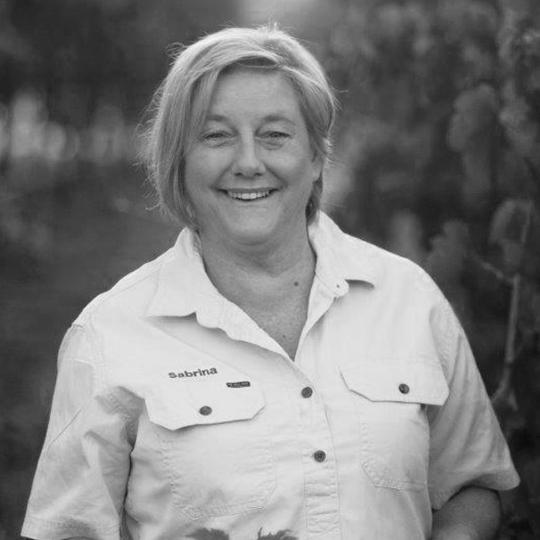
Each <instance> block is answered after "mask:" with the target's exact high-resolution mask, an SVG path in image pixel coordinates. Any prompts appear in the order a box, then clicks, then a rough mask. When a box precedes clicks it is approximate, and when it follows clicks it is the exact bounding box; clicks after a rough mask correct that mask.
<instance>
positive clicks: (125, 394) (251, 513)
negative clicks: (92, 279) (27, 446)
mask: <svg viewBox="0 0 540 540" xmlns="http://www.w3.org/2000/svg"><path fill="white" fill-rule="evenodd" d="M309 237H310V242H311V245H312V247H313V249H314V251H315V253H316V256H317V262H316V269H315V277H314V280H313V285H312V289H311V294H310V298H309V308H308V314H307V320H306V321H305V325H304V328H303V331H302V334H301V337H300V341H299V345H298V349H297V353H296V356H295V358H293V359H291V358H289V356H288V355H287V353H286V352H285V351H284V350H283V349H282V347H281V346H280V345H279V344H278V343H277V342H276V341H274V340H273V339H272V338H271V337H270V336H269V335H268V334H266V333H265V332H264V331H263V330H262V329H261V328H260V327H259V326H258V325H257V324H256V323H255V322H254V321H253V320H252V319H251V318H250V317H249V316H248V315H247V314H246V313H245V312H244V311H242V310H241V309H240V308H239V307H238V306H237V305H235V304H234V303H232V302H230V301H229V300H227V299H226V298H224V297H223V296H222V295H221V294H220V293H219V292H218V291H217V290H216V288H215V287H214V286H213V284H212V283H211V281H210V280H209V278H208V276H207V274H206V273H205V270H204V265H203V262H202V258H201V255H200V253H199V249H198V247H197V245H198V243H197V237H196V235H195V234H193V233H192V232H191V231H189V230H187V229H185V230H184V231H182V232H181V234H180V236H179V238H178V241H177V242H176V244H175V246H174V247H173V248H171V249H170V250H169V251H167V252H166V253H165V254H163V255H162V256H160V257H159V258H157V259H156V260H154V261H152V262H150V263H148V264H146V265H144V266H142V267H141V268H139V269H138V270H136V271H135V272H133V273H132V274H130V275H128V276H127V277H125V278H124V279H122V280H121V281H120V282H119V283H118V284H117V285H116V286H114V287H113V288H112V289H111V290H110V291H108V292H106V293H104V294H103V295H100V296H99V297H97V298H96V299H95V300H94V301H93V302H91V303H90V304H89V306H87V308H86V309H85V310H84V311H83V312H82V314H81V315H80V316H79V317H78V318H77V320H76V321H75V322H74V324H73V325H72V327H71V328H70V330H69V331H68V333H67V335H66V337H65V338H64V341H63V343H62V346H61V349H60V354H59V366H58V379H57V385H56V390H55V395H54V399H53V405H52V411H51V417H50V422H49V428H48V432H47V436H46V440H45V443H44V447H43V451H42V454H41V458H40V460H39V464H38V467H37V471H36V475H35V479H34V484H33V489H32V494H31V497H30V501H29V505H28V511H27V515H26V520H25V523H24V528H23V535H24V536H28V537H30V538H40V539H60V538H68V537H70V536H73V537H76V536H82V537H87V538H92V539H100V540H101V539H103V540H117V539H119V538H130V537H131V538H134V539H140V540H158V539H160V540H171V539H184V538H186V539H187V538H195V539H212V538H215V539H227V538H228V539H230V540H251V539H253V540H255V539H256V538H259V537H260V538H264V537H265V535H270V534H274V535H277V536H274V538H276V537H279V538H282V539H287V540H290V539H298V540H357V539H359V538H362V539H363V540H371V539H383V540H384V539H389V540H390V539H392V540H394V539H407V540H414V539H424V538H429V536H430V532H431V522H432V511H433V510H436V509H439V508H441V507H442V506H443V505H444V504H445V502H446V501H447V500H448V499H449V498H450V497H451V496H452V495H454V494H455V493H456V492H458V491H459V490H460V489H461V488H463V487H464V486H467V485H474V486H484V487H488V488H492V489H497V490H503V489H509V488H512V487H514V486H515V485H516V484H517V482H518V479H517V475H516V472H515V470H514V467H513V465H512V462H511V459H510V456H509V452H508V448H507V445H506V443H505V440H504V438H503V436H502V434H501V431H500V428H499V425H498V422H497V420H496V418H495V416H494V413H493V410H492V408H491V406H490V402H489V399H488V396H487V395H486V391H485V388H484V386H483V384H482V381H481V378H480V375H479V373H478V370H477V367H476V365H475V362H474V359H473V357H472V354H471V350H470V348H469V345H468V343H467V339H466V337H465V335H464V333H463V330H462V328H461V326H460V325H459V323H458V321H457V319H456V317H455V315H454V313H453V312H452V309H451V308H450V306H449V304H448V302H447V301H446V299H445V298H444V297H443V295H442V294H441V292H440V291H439V290H438V288H437V287H436V286H435V285H434V283H433V282H432V280H431V279H430V278H429V277H428V276H427V275H426V274H425V273H424V272H423V271H422V270H421V269H420V268H419V267H418V266H416V265H415V264H413V263H412V262H410V261H408V260H406V259H403V258H400V257H398V256H396V255H393V254H390V253H388V252H386V251H384V250H382V249H380V248H377V247H375V246H373V245H370V244H368V243H366V242H363V241H361V240H358V239H356V238H353V237H350V236H348V235H346V234H344V233H343V232H341V231H340V230H339V229H338V227H337V226H336V225H335V224H334V223H333V222H332V221H331V220H330V219H329V218H328V217H327V216H325V215H324V214H320V215H319V217H318V219H317V220H316V221H315V222H314V223H313V224H312V225H310V228H309ZM285 531H287V532H285ZM278 533H280V534H281V536H279V535H278ZM258 535H260V536H258Z"/></svg>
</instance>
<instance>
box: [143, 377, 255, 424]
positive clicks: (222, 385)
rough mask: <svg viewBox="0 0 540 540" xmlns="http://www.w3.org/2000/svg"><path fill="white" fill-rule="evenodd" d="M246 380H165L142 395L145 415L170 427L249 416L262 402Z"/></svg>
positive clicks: (157, 422)
mask: <svg viewBox="0 0 540 540" xmlns="http://www.w3.org/2000/svg"><path fill="white" fill-rule="evenodd" d="M246 382H249V383H250V384H249V386H247V385H245V386H227V382H226V381H211V382H210V381H202V380H197V381H181V382H176V381H174V382H172V384H171V382H167V384H162V385H159V386H158V387H156V388H153V389H152V390H151V391H149V393H148V395H147V396H146V397H145V403H146V408H147V411H148V417H149V418H150V421H151V422H153V423H154V424H158V425H160V426H162V427H165V428H167V429H170V430H176V429H181V428H185V427H188V426H194V425H201V424H218V423H222V422H235V421H238V420H249V419H251V418H253V417H254V416H255V415H256V414H257V413H258V412H259V411H260V410H261V409H263V408H264V404H265V403H264V397H263V394H262V390H261V389H260V388H259V387H258V386H257V385H256V384H254V382H253V381H246ZM229 384H230V383H229Z"/></svg>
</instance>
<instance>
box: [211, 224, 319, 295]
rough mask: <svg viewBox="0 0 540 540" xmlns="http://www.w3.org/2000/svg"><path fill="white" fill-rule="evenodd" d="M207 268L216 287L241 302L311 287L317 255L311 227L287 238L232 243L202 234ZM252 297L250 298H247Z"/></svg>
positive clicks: (305, 289)
mask: <svg viewBox="0 0 540 540" xmlns="http://www.w3.org/2000/svg"><path fill="white" fill-rule="evenodd" d="M200 241H201V253H202V258H203V260H204V264H205V268H206V272H207V273H208V276H209V277H210V279H211V281H212V282H213V284H214V285H215V287H216V288H217V289H218V290H219V291H220V292H221V293H222V294H223V295H224V296H225V297H226V298H228V299H229V300H231V301H233V302H235V303H237V304H238V305H242V304H245V302H246V299H254V300H255V301H256V300H259V301H264V300H278V299H279V298H280V297H281V294H279V293H282V294H288V291H289V288H288V287H289V286H293V287H299V286H301V287H300V288H301V289H302V290H304V291H308V294H309V289H310V288H311V281H312V279H313V273H314V268H315V255H314V253H313V251H312V249H311V246H310V244H309V239H308V234H307V228H306V227H304V228H303V230H302V232H301V234H300V233H299V234H297V235H292V237H290V239H289V240H288V241H286V242H281V243H280V242H266V243H264V244H257V245H253V244H250V245H230V244H224V243H219V242H218V243H215V242H211V241H210V240H209V239H208V238H205V236H204V234H201V236H200ZM247 301H249V300H247Z"/></svg>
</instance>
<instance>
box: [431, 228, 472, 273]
mask: <svg viewBox="0 0 540 540" xmlns="http://www.w3.org/2000/svg"><path fill="white" fill-rule="evenodd" d="M468 242H469V235H468V229H467V226H466V225H465V223H463V222H461V221H457V220H455V221H447V222H446V223H445V224H444V225H443V230H442V233H441V234H439V235H437V236H435V237H434V238H433V239H432V241H431V245H432V250H431V252H430V253H429V255H428V256H427V259H426V270H427V271H428V272H429V273H430V274H431V275H432V276H433V277H434V278H435V279H436V280H437V281H443V282H446V283H451V282H456V281H459V279H460V277H461V273H462V271H463V266H464V262H465V257H466V255H467V251H468Z"/></svg>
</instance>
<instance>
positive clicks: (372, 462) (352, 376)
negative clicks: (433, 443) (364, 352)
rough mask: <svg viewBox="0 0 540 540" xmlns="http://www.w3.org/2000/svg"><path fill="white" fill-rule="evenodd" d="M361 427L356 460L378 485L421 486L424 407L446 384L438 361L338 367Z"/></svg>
mask: <svg viewBox="0 0 540 540" xmlns="http://www.w3.org/2000/svg"><path fill="white" fill-rule="evenodd" d="M341 374H342V376H343V379H344V381H345V383H346V385H347V387H348V388H349V390H351V392H352V393H353V396H352V399H353V402H354V407H355V408H356V412H357V417H358V421H359V431H360V441H361V443H360V462H361V464H362V468H363V470H364V472H365V473H366V475H367V476H368V477H369V479H370V480H371V482H372V483H373V484H374V485H375V486H377V487H384V488H392V489H403V490H420V489H423V488H425V486H426V485H427V481H428V467H429V443H430V436H429V424H428V419H427V415H426V406H427V405H436V406H440V405H442V404H443V403H444V402H445V401H446V398H447V397H448V385H447V383H446V379H445V377H444V373H443V371H442V369H441V367H440V365H439V363H438V362H437V361H436V360H434V361H429V360H421V361H416V362H404V363H399V364H398V363H388V362H386V361H381V362H376V361H373V362H356V363H354V364H352V363H344V364H342V365H341Z"/></svg>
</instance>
